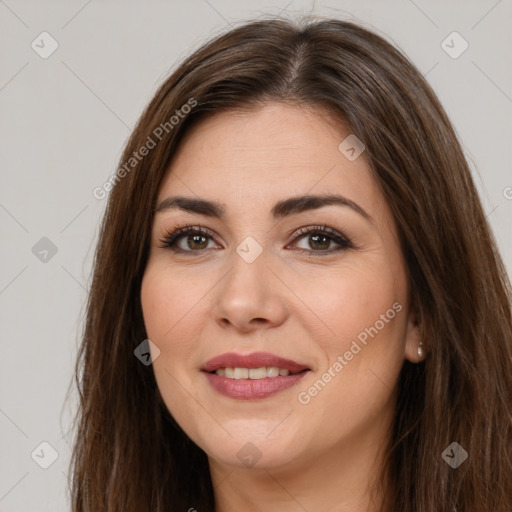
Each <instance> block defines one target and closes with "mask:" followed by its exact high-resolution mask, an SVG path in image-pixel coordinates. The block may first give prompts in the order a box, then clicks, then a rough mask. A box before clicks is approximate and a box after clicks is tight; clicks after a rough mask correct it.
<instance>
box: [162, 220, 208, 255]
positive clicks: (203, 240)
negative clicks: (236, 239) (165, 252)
mask: <svg viewBox="0 0 512 512" xmlns="http://www.w3.org/2000/svg"><path fill="white" fill-rule="evenodd" d="M209 240H211V241H213V233H212V232H211V231H210V230H209V229H207V228H204V227H202V226H189V225H186V226H183V227H177V228H176V229H175V230H174V231H173V230H171V231H170V232H168V233H166V234H165V235H164V236H163V237H162V238H161V239H160V243H161V245H160V247H161V248H162V249H164V248H168V249H171V250H173V251H174V252H176V253H190V252H200V251H202V250H204V249H207V248H208V242H209ZM182 241H183V242H185V244H183V243H181V242H182ZM183 245H185V246H186V247H188V249H187V248H184V247H183Z"/></svg>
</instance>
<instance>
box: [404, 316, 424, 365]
mask: <svg viewBox="0 0 512 512" xmlns="http://www.w3.org/2000/svg"><path fill="white" fill-rule="evenodd" d="M421 331H422V329H421V325H420V321H419V319H418V317H417V315H415V314H414V313H413V312H410V313H409V318H408V320H407V331H406V334H405V352H404V356H405V359H407V360H408V361H410V362H411V363H419V362H421V361H423V360H424V359H425V355H426V353H427V346H426V343H425V340H423V339H422V333H421ZM420 343H421V348H422V349H423V355H422V356H420V355H419V354H418V348H419V347H420Z"/></svg>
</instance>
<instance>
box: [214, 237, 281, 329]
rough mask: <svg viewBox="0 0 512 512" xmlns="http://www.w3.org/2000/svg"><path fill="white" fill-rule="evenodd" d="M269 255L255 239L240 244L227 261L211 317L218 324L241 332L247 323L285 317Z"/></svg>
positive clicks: (277, 320) (271, 320)
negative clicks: (227, 324) (270, 268)
mask: <svg viewBox="0 0 512 512" xmlns="http://www.w3.org/2000/svg"><path fill="white" fill-rule="evenodd" d="M270 256H271V255H270V252H269V251H268V249H265V248H264V247H263V246H262V245H261V244H260V243H259V242H258V241H256V239H255V238H253V237H251V236H249V237H246V238H245V239H243V240H242V242H241V243H239V244H238V245H237V246H236V248H235V249H234V250H233V252H232V254H230V257H229V267H230V268H229V271H228V272H227V274H226V275H225V277H224V279H223V280H222V283H221V284H220V286H219V287H218V291H217V297H216V300H215V304H214V308H213V314H214V317H215V320H216V321H217V322H218V323H219V322H220V323H223V324H226V323H230V324H233V325H235V326H236V327H238V328H239V329H242V330H247V329H250V325H251V321H252V320H254V319H258V322H257V323H260V322H261V320H266V321H267V322H270V323H271V324H276V323H279V322H281V321H282V320H283V319H284V317H285V315H286V307H285V303H284V297H283V296H282V295H281V293H280V292H279V286H276V285H277V283H276V282H274V281H275V280H276V277H275V276H274V274H273V273H272V272H271V271H270V270H269V269H268V268H267V266H271V261H270V259H271V258H270Z"/></svg>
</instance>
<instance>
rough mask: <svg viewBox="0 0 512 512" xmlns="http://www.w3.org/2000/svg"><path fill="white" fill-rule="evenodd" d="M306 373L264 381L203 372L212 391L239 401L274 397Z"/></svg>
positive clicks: (268, 378) (270, 378)
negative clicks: (230, 377)
mask: <svg viewBox="0 0 512 512" xmlns="http://www.w3.org/2000/svg"><path fill="white" fill-rule="evenodd" d="M306 373H308V371H303V372H300V373H296V374H294V375H287V376H279V377H266V378H264V379H229V378H227V377H221V376H220V375H217V374H216V373H209V372H204V374H205V375H206V378H207V379H208V381H209V382H210V384H211V386H212V387H213V389H215V390H216V391H218V392H219V393H220V394H222V395H225V396H228V397H230V398H238V399H239V400H253V399H255V398H266V397H267V396H271V395H275V394H276V393H279V391H284V390H285V389H288V388H290V387H291V386H293V385H294V384H296V383H297V382H298V381H300V380H301V379H302V378H303V377H304V375H306Z"/></svg>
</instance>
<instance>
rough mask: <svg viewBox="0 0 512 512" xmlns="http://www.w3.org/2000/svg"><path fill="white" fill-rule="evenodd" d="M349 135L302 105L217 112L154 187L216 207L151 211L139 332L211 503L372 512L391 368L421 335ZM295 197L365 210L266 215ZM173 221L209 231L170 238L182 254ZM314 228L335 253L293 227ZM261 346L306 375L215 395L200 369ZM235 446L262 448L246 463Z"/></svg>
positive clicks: (393, 245)
mask: <svg viewBox="0 0 512 512" xmlns="http://www.w3.org/2000/svg"><path fill="white" fill-rule="evenodd" d="M349 134H350V131H349V130H348V129H347V128H346V127H345V126H344V125H342V124H341V123H340V122H336V121H335V120H334V119H332V118H330V117H329V116H328V114H327V113H326V112H324V111H321V110H320V109H312V108H310V107H304V106H294V105H288V104H282V103H267V104H264V105H262V106H260V107H257V108H255V109H253V110H250V111H247V112H229V113H221V114H215V115H213V116H212V117H210V118H208V119H206V120H203V121H202V122H200V123H198V124H197V125H196V126H195V127H193V129H192V130H191V131H190V132H189V133H188V134H187V135H186V137H185V138H184V140H183V141H182V142H181V144H180V147H179V150H178V152H177V153H176V155H175V157H174V159H173V161H172V163H171V166H170V168H169V170H168V172H167V174H166V176H165V178H164V180H163V182H162V185H161V188H160V190H159V194H158V203H160V202H161V201H163V200H164V199H166V198H168V197H170V196H178V195H179V196H185V197H190V198H195V199H198V198H201V199H206V200H209V201H215V202H219V203H221V204H222V205H223V206H224V208H225V211H226V217H225V219H223V220H221V219H218V218H215V217H210V216H207V215H204V214H197V213H191V212H188V211H185V210H182V209H176V208H173V209H171V208H168V209H162V210H160V211H158V212H157V213H156V214H155V219H154V223H153V227H152V240H151V249H150V255H149V259H148V263H147V267H146V269H145V273H144V277H143V281H142V289H141V300H142V308H143V315H144V321H145V325H146V329H147V334H148V338H149V339H150V340H151V341H152V342H153V343H154V344H155V345H156V346H157V347H158V348H159V350H160V355H159V356H158V357H157V358H156V359H155V361H154V363H153V369H154V373H155V377H156V381H157V384H158V387H159V389H160V392H161V395H162V397H163V399H164V401H165V404H166V406H167V407H168V409H169V411H170V412H171V414H172V415H173V416H174V418H175V419H176V421H177V422H178V423H179V425H180V426H181V427H182V428H183V430H184V431H185V432H186V433H187V434H188V436H189V437H190V438H191V439H192V440H193V441H194V442H195V443H196V444H197V445H198V446H200V447H201V448H202V449H203V450H204V451H205V452H206V454H207V455H208V460H209V465H210V471H211V476H212V481H213V484H214V488H215V501H216V510H217V511H218V512H234V511H237V512H238V511H240V510H244V511H247V512H251V511H264V510H265V511H268V510H280V511H281V512H292V511H293V512H298V511H301V512H303V511H304V510H308V511H309V512H326V511H347V512H348V511H350V512H355V511H361V512H362V511H377V510H380V508H379V507H378V503H377V504H370V502H369V486H370V485H371V484H372V481H373V478H374V477H376V476H377V474H378V473H379V472H380V471H381V470H382V449H383V447H385V446H386V445H387V444H388V443H389V439H390V428H391V424H392V421H393V417H394V411H395V406H396V404H395V399H396V386H397V380H398V376H399V372H400V369H401V367H402V365H403V363H404V360H405V359H407V360H409V361H411V362H418V361H419V357H418V345H419V342H420V338H419V328H418V325H417V321H416V318H415V317H414V316H413V315H412V313H411V312H410V310H409V306H408V302H407V297H408V286H409V285H408V280H407V273H406V267H405V263H404V260H403V255H402V253H401V250H400V247H399V244H398V238H397V231H396V226H395V223H394V220H393V218H392V215H391V212H390V210H389V207H388V205H387V204H386V202H385V200H384V197H383V196H382V193H381V192H380V191H379V189H378V187H377V185H376V182H375V178H374V177H373V175H372V172H371V170H370V167H369V165H368V163H367V162H366V161H365V153H364V152H363V153H362V154H361V156H359V157H358V158H357V159H355V160H354V161H350V160H349V159H348V158H347V157H346V156H345V154H343V153H342V152H341V151H340V150H339V149H338V146H339V145H340V143H341V142H342V141H343V140H344V139H345V138H346V137H347V136H348V135H349ZM306 194H308V195H320V194H338V195H342V196H344V197H346V198H348V199H350V200H351V201H353V202H354V203H356V204H357V205H359V207H360V208H362V209H363V210H364V211H365V212H366V213H367V214H368V215H369V216H370V217H371V220H367V219H366V218H365V217H364V216H363V215H361V214H360V213H358V212H357V211H356V210H354V209H353V208H351V207H348V206H342V205H329V206H324V207H321V208H317V209H311V210H306V211H303V212H300V213H293V214H291V215H289V216H285V217H282V218H274V217H273V216H272V215H271V210H272V207H273V206H274V204H275V203H276V202H278V201H281V200H283V199H287V198H289V197H295V196H302V195H306ZM185 224H186V225H190V226H198V225H200V226H203V227H205V228H207V229H208V230H209V231H210V232H211V233H212V236H211V237H210V236H206V238H202V236H201V234H199V238H197V236H198V235H197V234H195V235H194V234H192V235H184V236H182V237H181V239H180V240H179V241H178V242H177V244H178V247H179V248H181V249H182V250H184V251H187V252H185V253H175V252H173V250H172V249H171V248H168V247H167V248H162V247H161V246H162V241H161V240H162V239H164V238H165V236H166V235H167V234H168V232H170V231H172V230H173V229H174V228H175V227H176V225H178V226H180V227H181V226H183V225H185ZM323 225H325V226H328V227H330V228H332V229H333V230H335V231H337V232H339V233H340V234H342V235H344V236H345V237H346V238H348V239H349V240H350V242H351V244H352V247H351V248H344V249H342V250H336V249H338V248H339V247H340V246H339V244H337V243H336V242H334V241H333V240H332V239H331V238H325V239H324V238H323V236H327V237H328V236H329V235H323V234H322V233H320V234H319V235H320V236H319V237H318V236H315V234H317V235H318V233H306V234H303V235H300V236H299V237H297V236H296V235H295V234H296V232H297V230H299V229H300V228H303V227H308V226H323ZM194 237H196V238H194ZM247 237H252V238H253V239H254V240H255V241H256V242H257V243H258V244H259V246H260V247H261V249H262V252H261V254H260V255H259V256H258V257H257V258H256V259H255V260H254V261H253V262H252V263H248V262H247V261H246V260H245V259H244V258H242V257H241V255H240V254H239V252H237V250H236V249H237V247H238V246H240V244H241V243H242V242H243V241H244V240H245V239H246V238H247ZM251 250H254V249H251ZM395 303H398V304H399V305H401V306H402V308H401V311H400V312H398V313H397V314H396V316H394V318H393V319H392V320H389V321H388V322H385V323H384V327H383V328H381V329H380V330H378V334H377V335H374V336H373V337H368V342H367V345H366V346H362V349H361V350H360V351H359V352H358V353H357V354H356V355H354V356H353V358H352V359H351V360H350V361H347V364H346V366H344V367H343V369H342V371H339V372H337V373H336V372H335V376H334V377H332V378H331V379H330V381H329V382H328V383H327V384H326V385H325V386H324V387H323V388H321V390H320V391H319V392H317V394H316V395H315V396H311V395H308V396H310V401H309V402H308V403H307V404H304V403H301V401H300V400H299V399H298V396H299V393H301V392H303V393H304V392H307V391H308V389H309V388H310V387H312V386H313V385H314V384H315V382H317V381H318V379H321V378H322V375H323V374H324V373H325V372H326V371H328V369H329V368H332V367H333V364H334V363H335V362H336V361H337V360H338V361H339V359H338V356H340V355H341V356H343V355H344V354H345V353H346V351H347V350H349V349H350V347H351V346H353V345H352V343H353V342H354V340H357V336H358V335H359V334H360V333H362V332H363V331H365V329H368V328H370V327H371V326H375V324H376V322H377V321H378V320H379V319H380V318H382V317H381V315H383V314H385V313H386V311H388V310H389V309H390V308H392V305H393V304H395ZM379 325H380V324H379ZM359 345H361V344H359ZM260 351H263V352H271V353H273V354H275V355H278V356H281V357H285V358H288V359H293V360H295V361H297V362H299V363H303V364H306V365H307V366H308V367H309V368H310V370H311V371H310V372H309V373H308V374H306V375H305V376H304V378H303V379H302V380H301V381H300V382H299V383H298V384H297V385H295V386H293V387H291V388H289V389H287V390H284V391H281V392H279V393H278V394H276V395H273V396H271V397H267V398H264V399H254V400H239V399H233V398H229V397H226V396H223V395H221V394H219V393H218V392H217V391H215V390H214V389H213V388H212V387H211V386H210V384H209V382H208V380H207V379H206V377H205V375H204V373H203V372H201V370H200V368H201V366H202V365H203V364H204V363H205V362H206V361H208V360H209V359H211V358H212V357H214V356H217V355H220V354H223V353H226V352H237V353H240V354H250V353H253V352H260ZM331 373H332V370H331ZM302 396H303V397H304V394H303V395H302ZM303 402H304V400H303ZM248 443H252V445H254V447H256V450H255V449H254V447H252V445H248ZM240 450H245V451H242V452H241V454H242V455H243V454H245V453H246V452H247V451H248V450H249V452H250V450H253V452H254V454H255V458H257V457H259V456H260V457H261V458H259V460H258V461H257V463H256V464H255V465H253V466H249V465H248V464H247V463H244V460H243V458H242V457H239V456H237V454H238V453H239V452H240ZM253 452H250V453H253ZM379 496H380V497H382V494H379ZM379 499H380V498H379ZM191 506H193V504H191Z"/></svg>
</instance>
